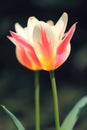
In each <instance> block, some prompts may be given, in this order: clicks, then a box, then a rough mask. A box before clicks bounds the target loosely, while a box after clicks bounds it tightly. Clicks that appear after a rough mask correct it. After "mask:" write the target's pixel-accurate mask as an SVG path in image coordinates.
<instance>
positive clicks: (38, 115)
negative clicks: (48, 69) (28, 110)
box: [35, 71, 40, 130]
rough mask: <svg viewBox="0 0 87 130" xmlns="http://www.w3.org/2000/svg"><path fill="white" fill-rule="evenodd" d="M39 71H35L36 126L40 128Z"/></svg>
mask: <svg viewBox="0 0 87 130" xmlns="http://www.w3.org/2000/svg"><path fill="white" fill-rule="evenodd" d="M39 100H40V99H39V71H35V128H36V130H40V104H39Z"/></svg>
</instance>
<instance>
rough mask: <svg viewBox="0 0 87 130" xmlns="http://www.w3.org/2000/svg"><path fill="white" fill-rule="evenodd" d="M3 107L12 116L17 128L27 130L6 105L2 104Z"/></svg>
mask: <svg viewBox="0 0 87 130" xmlns="http://www.w3.org/2000/svg"><path fill="white" fill-rule="evenodd" d="M1 107H2V108H3V109H4V111H5V112H6V113H7V115H8V116H9V117H10V119H11V120H12V122H13V124H14V125H15V127H16V128H17V130H25V128H24V127H23V125H22V124H21V123H20V121H19V120H18V119H17V118H16V117H15V116H14V115H13V114H12V113H11V112H10V111H9V110H8V109H7V108H6V107H5V106H3V105H1Z"/></svg>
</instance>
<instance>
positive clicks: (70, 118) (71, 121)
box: [60, 96, 87, 130]
mask: <svg viewBox="0 0 87 130" xmlns="http://www.w3.org/2000/svg"><path fill="white" fill-rule="evenodd" d="M86 105H87V96H85V97H83V98H82V99H80V101H78V102H77V103H76V105H75V106H74V107H73V108H72V110H71V111H70V112H69V114H68V115H67V117H66V118H65V120H64V122H63V123H62V125H61V128H60V130H72V129H73V127H74V125H75V123H76V122H77V120H78V117H79V113H80V110H81V109H82V108H83V107H85V106H86Z"/></svg>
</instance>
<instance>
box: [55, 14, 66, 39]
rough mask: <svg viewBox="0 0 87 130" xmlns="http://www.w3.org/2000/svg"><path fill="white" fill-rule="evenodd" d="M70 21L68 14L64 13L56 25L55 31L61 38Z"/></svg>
mask: <svg viewBox="0 0 87 130" xmlns="http://www.w3.org/2000/svg"><path fill="white" fill-rule="evenodd" d="M67 22H68V14H67V13H63V14H62V16H61V17H60V19H59V20H58V22H57V23H56V24H55V26H54V31H55V33H56V35H57V37H58V38H59V39H61V38H62V37H63V34H64V32H65V29H66V26H67Z"/></svg>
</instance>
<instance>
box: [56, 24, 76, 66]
mask: <svg viewBox="0 0 87 130" xmlns="http://www.w3.org/2000/svg"><path fill="white" fill-rule="evenodd" d="M75 28H76V23H75V24H74V25H73V26H72V27H71V28H70V30H69V31H68V33H67V34H66V36H65V38H64V40H63V41H62V43H61V44H60V46H59V47H58V49H57V55H56V59H55V62H54V66H55V67H54V68H58V67H59V66H60V65H62V64H63V63H64V62H65V61H66V59H67V58H68V56H69V54H70V50H71V47H70V40H71V38H72V36H73V33H74V31H75Z"/></svg>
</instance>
